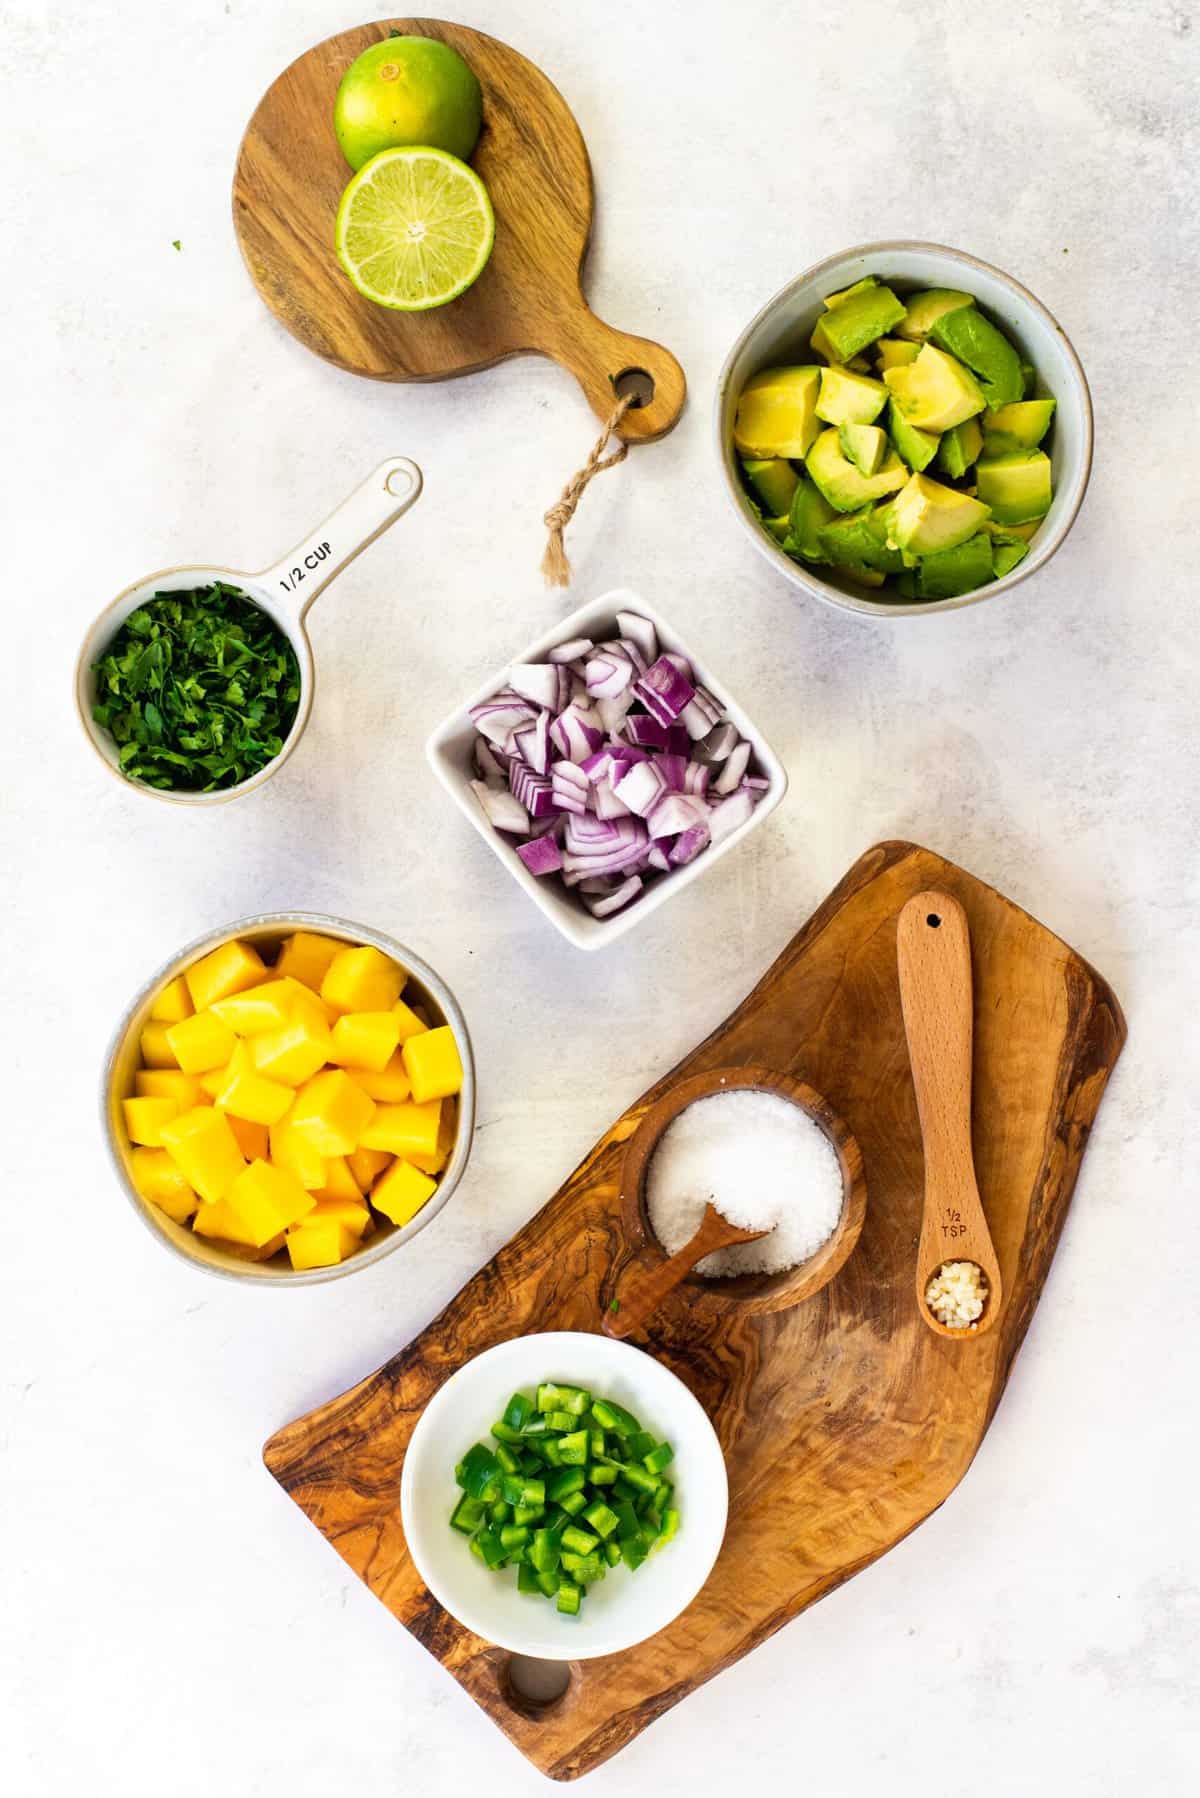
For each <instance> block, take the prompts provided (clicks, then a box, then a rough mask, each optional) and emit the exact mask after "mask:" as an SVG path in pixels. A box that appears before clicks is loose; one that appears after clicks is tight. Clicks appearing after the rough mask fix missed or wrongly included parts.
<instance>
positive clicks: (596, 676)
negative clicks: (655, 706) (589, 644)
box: [584, 643, 633, 699]
mask: <svg viewBox="0 0 1200 1798" xmlns="http://www.w3.org/2000/svg"><path fill="white" fill-rule="evenodd" d="M584 679H585V681H586V682H587V690H588V692H589V693H591V694H592V695H593V697H594V698H596V699H615V698H616V697H617V694H618V693H623V692H624V691H625V689H626V687H627V686H628V685H629V683H630V681H631V680H632V679H633V663H632V662H631V661H630V659H629V657H628V656H627V655H626V653H625V651H624V650H623V649H622V648H621V646H620V644H619V643H606V644H605V645H604V647H603V648H602V649H598V650H597V651H596V653H595V655H592V656H589V657H588V662H587V667H586V669H585V670H584Z"/></svg>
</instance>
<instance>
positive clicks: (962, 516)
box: [817, 438, 988, 556]
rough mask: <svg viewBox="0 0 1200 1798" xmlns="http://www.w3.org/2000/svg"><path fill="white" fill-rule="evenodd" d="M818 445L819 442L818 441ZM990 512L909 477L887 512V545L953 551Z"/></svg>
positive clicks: (920, 477) (936, 484)
mask: <svg viewBox="0 0 1200 1798" xmlns="http://www.w3.org/2000/svg"><path fill="white" fill-rule="evenodd" d="M817 441H818V442H819V441H820V439H819V438H818V440H817ZM987 516H988V508H987V507H986V506H985V505H981V504H980V502H979V501H978V500H975V499H972V498H971V497H970V496H969V494H966V493H959V492H958V491H957V490H956V489H955V488H953V487H946V486H943V484H942V482H941V481H931V480H930V478H929V476H928V475H924V474H914V475H910V476H909V478H908V481H907V482H906V484H905V486H904V487H903V488H902V490H901V491H900V492H899V493H898V494H897V495H896V497H895V499H894V500H893V501H892V504H891V506H890V507H889V511H888V542H889V543H891V544H894V545H895V546H896V547H897V548H898V549H908V550H911V551H912V552H913V554H914V555H918V556H930V555H933V554H935V553H936V551H938V550H942V549H954V548H955V547H956V545H958V544H959V543H965V542H966V541H967V539H968V537H973V536H974V535H975V533H976V532H977V531H978V530H979V528H980V526H981V525H982V524H983V521H984V519H985V518H986V517H987Z"/></svg>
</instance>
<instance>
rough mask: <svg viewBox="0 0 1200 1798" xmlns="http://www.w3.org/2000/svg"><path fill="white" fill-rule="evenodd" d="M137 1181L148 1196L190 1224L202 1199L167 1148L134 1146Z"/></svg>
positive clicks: (132, 1164) (178, 1220) (133, 1167)
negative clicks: (190, 1218) (197, 1195)
mask: <svg viewBox="0 0 1200 1798" xmlns="http://www.w3.org/2000/svg"><path fill="white" fill-rule="evenodd" d="M129 1161H130V1170H131V1172H132V1175H133V1184H134V1185H135V1186H136V1187H137V1189H138V1191H139V1192H140V1193H141V1195H142V1197H143V1198H144V1199H148V1200H149V1201H150V1203H151V1204H152V1205H157V1206H158V1208H159V1210H160V1211H165V1212H166V1214H167V1216H168V1217H171V1218H174V1220H175V1222H176V1223H177V1224H186V1223H187V1221H188V1218H189V1217H191V1215H192V1213H193V1211H194V1210H195V1209H196V1206H197V1205H198V1204H199V1203H200V1201H199V1199H198V1198H197V1197H196V1195H195V1193H194V1192H193V1191H192V1189H191V1187H190V1186H189V1185H188V1183H187V1181H186V1180H185V1179H184V1177H183V1175H182V1174H181V1173H180V1171H179V1169H178V1168H177V1167H176V1165H175V1163H174V1161H172V1159H171V1157H170V1156H169V1155H168V1154H167V1151H166V1150H165V1149H134V1150H133V1151H132V1153H131V1154H130V1157H129Z"/></svg>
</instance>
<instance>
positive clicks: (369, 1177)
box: [346, 1143, 395, 1192]
mask: <svg viewBox="0 0 1200 1798" xmlns="http://www.w3.org/2000/svg"><path fill="white" fill-rule="evenodd" d="M394 1159H395V1158H394V1156H392V1155H389V1154H388V1153H387V1151H386V1150H384V1149H364V1148H363V1146H362V1144H361V1143H360V1144H359V1146H358V1148H357V1149H355V1151H354V1153H353V1155H347V1157H346V1166H347V1167H348V1168H349V1169H350V1172H351V1173H352V1174H353V1176H354V1178H355V1180H356V1181H357V1183H358V1185H359V1187H360V1188H361V1189H362V1191H363V1192H370V1190H371V1186H372V1184H373V1182H374V1181H376V1180H377V1179H378V1178H379V1176H380V1174H381V1173H382V1172H383V1170H384V1168H385V1167H390V1166H391V1164H392V1162H393V1160H394Z"/></svg>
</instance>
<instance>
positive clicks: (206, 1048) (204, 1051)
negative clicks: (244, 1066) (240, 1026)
mask: <svg viewBox="0 0 1200 1798" xmlns="http://www.w3.org/2000/svg"><path fill="white" fill-rule="evenodd" d="M167 1041H168V1042H169V1043H170V1045H171V1053H172V1054H173V1055H174V1057H175V1059H176V1061H177V1062H178V1063H179V1065H180V1067H181V1068H182V1069H183V1071H184V1073H185V1074H206V1073H208V1072H209V1070H210V1069H211V1068H223V1067H224V1066H225V1064H226V1062H227V1061H228V1060H229V1058H230V1056H231V1055H232V1054H233V1051H234V1047H235V1045H236V1043H237V1038H236V1036H234V1034H233V1031H232V1030H231V1029H230V1028H229V1025H228V1024H223V1023H222V1022H221V1019H220V1018H219V1017H218V1016H217V1014H216V1012H215V1011H198V1012H196V1013H195V1015H194V1016H193V1017H190V1018H184V1019H183V1020H182V1022H181V1023H178V1024H168V1025H167Z"/></svg>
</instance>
